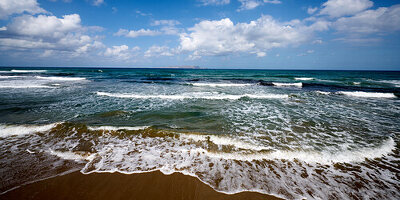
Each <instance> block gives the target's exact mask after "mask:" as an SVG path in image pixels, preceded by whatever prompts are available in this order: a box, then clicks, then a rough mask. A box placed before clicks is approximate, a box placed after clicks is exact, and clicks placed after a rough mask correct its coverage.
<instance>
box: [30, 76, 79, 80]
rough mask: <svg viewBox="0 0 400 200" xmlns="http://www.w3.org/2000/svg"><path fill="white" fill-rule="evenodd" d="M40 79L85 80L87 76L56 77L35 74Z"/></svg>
mask: <svg viewBox="0 0 400 200" xmlns="http://www.w3.org/2000/svg"><path fill="white" fill-rule="evenodd" d="M35 77H36V78H38V79H45V80H52V81H83V80H86V78H80V77H55V76H50V77H48V76H35Z"/></svg>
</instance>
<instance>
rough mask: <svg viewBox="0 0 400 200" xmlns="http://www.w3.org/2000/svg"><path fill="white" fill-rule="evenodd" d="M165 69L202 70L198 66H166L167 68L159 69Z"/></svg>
mask: <svg viewBox="0 0 400 200" xmlns="http://www.w3.org/2000/svg"><path fill="white" fill-rule="evenodd" d="M160 68H165V69H204V68H201V67H200V66H193V65H184V66H168V67H160Z"/></svg>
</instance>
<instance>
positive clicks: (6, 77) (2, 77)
mask: <svg viewBox="0 0 400 200" xmlns="http://www.w3.org/2000/svg"><path fill="white" fill-rule="evenodd" d="M21 77H24V76H0V79H9V78H21Z"/></svg>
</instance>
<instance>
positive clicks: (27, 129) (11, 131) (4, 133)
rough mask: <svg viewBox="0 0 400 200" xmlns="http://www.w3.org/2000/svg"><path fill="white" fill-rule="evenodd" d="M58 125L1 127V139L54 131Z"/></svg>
mask: <svg viewBox="0 0 400 200" xmlns="http://www.w3.org/2000/svg"><path fill="white" fill-rule="evenodd" d="M57 124H58V123H53V124H46V125H0V137H8V136H19V135H27V134H32V133H37V132H44V131H48V130H50V129H52V128H53V127H55V126H56V125H57Z"/></svg>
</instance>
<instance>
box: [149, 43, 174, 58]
mask: <svg viewBox="0 0 400 200" xmlns="http://www.w3.org/2000/svg"><path fill="white" fill-rule="evenodd" d="M173 55H174V54H173V51H172V50H171V49H170V48H169V47H167V46H158V45H153V46H151V47H150V48H149V49H148V50H147V51H146V52H145V53H144V56H145V57H159V56H173Z"/></svg>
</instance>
